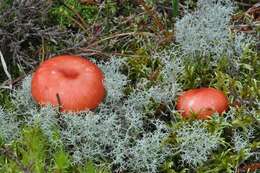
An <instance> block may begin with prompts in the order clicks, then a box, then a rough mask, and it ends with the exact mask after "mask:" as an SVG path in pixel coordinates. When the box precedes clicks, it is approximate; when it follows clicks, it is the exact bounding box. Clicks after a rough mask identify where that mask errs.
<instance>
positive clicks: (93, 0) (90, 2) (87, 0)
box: [79, 0, 98, 5]
mask: <svg viewBox="0 0 260 173" xmlns="http://www.w3.org/2000/svg"><path fill="white" fill-rule="evenodd" d="M79 2H80V3H81V4H85V5H97V4H98V2H97V1H96V0H79Z"/></svg>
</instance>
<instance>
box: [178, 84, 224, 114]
mask: <svg viewBox="0 0 260 173" xmlns="http://www.w3.org/2000/svg"><path fill="white" fill-rule="evenodd" d="M227 108H228V99H227V97H226V96H225V94H224V93H223V92H221V91H219V90H217V89H214V88H198V89H191V90H188V91H185V92H184V93H183V94H182V95H181V96H180V97H179V98H178V101H177V110H179V111H180V112H181V114H182V116H183V117H189V116H191V115H192V114H195V115H196V117H197V118H198V119H207V118H209V117H210V116H211V115H212V114H213V113H215V112H218V113H223V112H224V111H225V110H227Z"/></svg>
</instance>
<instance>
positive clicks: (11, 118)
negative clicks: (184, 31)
mask: <svg viewBox="0 0 260 173" xmlns="http://www.w3.org/2000/svg"><path fill="white" fill-rule="evenodd" d="M176 2H177V4H179V6H176ZM223 2H224V1H223ZM225 2H226V1H225ZM235 2H236V3H237V4H238V5H239V8H237V9H236V10H235V11H234V14H233V15H232V16H233V18H232V20H231V21H230V23H229V24H230V26H227V27H231V25H233V24H234V25H236V24H237V23H239V24H241V23H243V22H244V23H246V24H247V25H252V26H253V27H252V28H253V29H252V32H250V33H249V34H248V35H247V36H250V37H251V38H252V40H253V39H254V40H256V42H257V39H258V38H259V35H260V33H259V26H255V25H254V22H255V19H254V18H252V16H251V17H250V16H248V15H246V13H245V11H246V10H247V9H248V8H249V7H251V6H252V5H253V4H254V3H256V1H253V0H251V1H235ZM187 3H188V1H177V0H176V1H175V0H172V1H167V0H164V1H160V2H159V1H158V2H156V1H143V0H137V1H131V0H124V1H113V0H107V1H100V2H99V1H91V0H89V1H88V0H87V1H83V0H82V1H80V0H65V1H62V0H59V1H44V0H42V1H41V0H40V1H38V0H37V1H36V0H32V1H29V0H28V1H24V2H23V3H22V2H19V1H13V0H2V1H1V0H0V51H1V52H2V54H3V58H4V59H2V61H1V62H2V63H1V65H0V81H1V85H0V87H1V88H0V106H1V107H0V108H1V109H0V121H1V122H0V129H1V130H2V131H1V132H0V172H38V173H41V172H57V173H61V172H75V173H76V172H87V173H95V172H98V173H99V172H100V173H102V172H104V173H106V172H115V171H117V172H120V173H124V172H126V173H127V172H138V173H139V172H161V173H177V172H179V173H185V172H187V173H188V172H191V173H192V172H198V173H200V172H201V173H221V172H237V173H238V172H246V171H247V170H248V171H250V169H251V171H255V172H257V170H254V168H255V167H256V166H257V164H259V157H260V133H259V132H260V55H259V49H258V48H257V46H256V44H257V43H255V42H251V43H250V44H247V45H244V46H243V51H242V53H241V54H237V53H236V54H233V55H232V56H231V57H230V56H227V55H224V54H223V55H222V56H220V57H218V58H217V60H216V57H215V56H214V55H212V54H206V55H205V54H197V55H196V56H194V55H191V54H189V53H187V51H186V52H185V51H183V50H182V48H181V46H180V44H179V43H176V40H175V38H176V34H178V33H176V32H175V31H176V25H175V23H176V21H178V20H181V18H182V17H183V16H185V14H186V12H187V11H190V12H191V11H193V10H195V9H196V2H195V1H190V4H187ZM186 5H187V6H186ZM185 7H186V8H185ZM35 9H36V10H35ZM37 9H38V10H37ZM173 9H178V12H177V13H176V11H173ZM186 10H187V11H186ZM1 13H2V14H1ZM14 26H15V27H16V29H17V31H16V30H14V29H12V28H13V27H14ZM257 27H258V28H257ZM228 29H229V28H227V30H228ZM212 32H214V31H212ZM194 34H195V33H194ZM234 34H235V33H233V32H232V33H230V35H231V37H232V36H233V35H234ZM198 43H199V41H198ZM213 44H214V43H213ZM258 44H259V43H258ZM208 51H209V52H211V51H210V50H208ZM214 51H215V50H214ZM214 51H212V52H214ZM65 53H66V54H78V55H82V56H84V57H87V58H90V59H92V60H93V61H95V62H96V63H97V64H100V66H102V69H103V70H104V72H107V75H108V76H109V75H110V74H114V77H111V78H110V77H107V79H108V80H107V81H106V82H107V85H108V86H109V87H110V88H111V91H112V94H111V92H110V95H109V93H108V96H107V98H106V103H105V104H107V105H104V106H103V107H102V106H101V108H100V109H99V108H98V109H97V110H96V111H95V112H94V113H86V114H83V115H80V116H79V117H80V118H78V119H77V118H75V119H74V118H70V117H68V118H65V119H63V118H60V117H59V116H60V113H59V112H57V110H55V109H51V111H50V110H49V109H48V108H46V109H41V108H39V107H37V105H32V104H33V103H30V101H31V100H30V98H27V96H26V94H29V92H26V91H22V92H25V95H22V94H20V95H19V91H20V90H21V86H22V83H23V81H24V78H25V77H26V76H30V75H31V74H32V72H33V71H34V70H35V68H36V67H37V66H38V65H39V64H40V63H41V62H42V61H43V60H44V59H47V58H50V57H51V56H53V55H58V54H65ZM116 59H117V60H116ZM3 60H4V63H3ZM119 61H120V62H119ZM4 64H6V65H7V69H4V66H5V65H4ZM117 65H118V66H119V67H116V66H117ZM6 72H8V73H10V74H11V77H12V80H10V79H9V78H8V76H7V75H6ZM110 76H111V75H110ZM116 82H117V83H118V86H116ZM115 86H116V87H115ZM198 87H214V88H217V89H220V90H222V91H223V92H224V93H225V94H226V95H227V96H228V99H229V109H228V110H227V111H226V112H225V113H224V115H221V116H220V115H215V116H213V117H212V118H211V119H209V120H205V121H200V120H197V119H196V116H194V117H191V118H189V119H183V118H182V117H181V116H180V114H179V113H178V112H177V111H176V109H175V102H176V100H177V97H178V95H179V94H180V93H181V92H182V91H184V90H187V89H191V88H198ZM25 88H26V87H25ZM27 89H28V88H27ZM16 92H17V93H16ZM108 92H109V91H108ZM156 93H157V94H156ZM18 97H19V98H18ZM140 100H141V101H144V102H145V103H144V102H143V103H139V101H140ZM23 101H24V103H22V102H23ZM27 101H28V102H29V103H27ZM121 101H122V102H124V104H125V105H124V106H125V107H124V108H122V110H121V108H119V106H118V105H120V104H121V103H119V102H121ZM113 104H115V105H116V106H114V107H113V106H111V105H113ZM138 104H140V105H141V106H140V107H141V108H139V107H138V106H139V105H138ZM108 106H111V107H112V108H113V109H115V110H111V112H112V111H116V109H118V112H120V111H121V112H124V111H125V110H127V111H129V112H127V113H128V114H126V115H129V120H128V119H127V118H126V120H125V119H124V121H123V120H122V122H127V123H129V124H131V125H133V126H134V127H133V128H132V127H131V128H130V127H128V126H127V125H126V127H127V128H128V129H130V130H131V133H129V134H130V137H131V138H130V139H127V140H129V141H128V143H126V144H125V143H124V144H123V145H125V146H122V147H121V146H120V147H121V148H120V147H118V148H116V147H115V146H113V145H111V146H109V145H108V146H109V148H105V149H104V151H102V152H101V151H97V152H96V151H95V152H96V153H98V154H97V155H96V158H94V156H93V155H95V154H93V155H91V156H88V154H86V153H84V152H83V151H85V152H86V151H90V149H91V147H89V148H88V147H85V146H84V144H87V143H88V142H87V140H88V139H90V140H92V138H87V136H86V134H87V135H89V134H90V135H91V134H92V133H84V132H82V131H84V130H86V129H87V130H89V129H88V127H82V129H80V128H79V129H77V128H76V127H77V126H76V125H78V124H80V123H82V122H83V124H82V126H84V122H86V123H87V122H94V121H96V119H93V120H91V119H89V117H84V116H90V115H91V116H92V114H97V115H101V117H102V116H103V115H102V113H103V112H105V113H107V112H109V111H108V110H107V107H108ZM121 106H122V105H121ZM25 107H26V108H25ZM2 108H3V109H2ZM123 109H125V110H123ZM24 110H26V111H27V112H23V111H24ZM130 111H136V114H134V113H132V112H130ZM111 112H109V114H111ZM121 112H120V113H121ZM19 113H20V114H19ZM47 114H48V115H47ZM139 114H141V116H142V117H139V118H138V117H137V119H136V117H135V116H136V115H139ZM25 115H28V117H26V116H25ZM45 115H46V117H45ZM111 115H112V114H111ZM37 116H40V117H38V118H37ZM66 116H70V115H66ZM74 116H75V115H74ZM131 116H133V117H131ZM31 117H32V118H31ZM35 117H36V118H35ZM30 118H31V119H30ZM33 118H34V119H33ZM102 118H103V119H102ZM102 118H100V119H97V120H98V121H100V120H104V122H103V123H100V122H98V123H97V124H100V125H102V127H107V129H108V131H109V130H111V136H113V135H117V134H118V135H122V134H124V133H121V132H120V133H119V132H118V133H112V131H113V130H114V129H113V128H110V127H109V123H112V124H111V125H118V124H117V123H118V122H113V121H115V120H113V119H109V118H108V117H106V116H104V117H102ZM116 118H118V117H116V116H115V119H116ZM120 118H122V117H120ZM116 120H117V119H116ZM44 121H45V122H46V123H45V124H44V123H43V122H44ZM81 121H82V122H81ZM140 122H141V123H142V125H141V127H142V129H140V128H139V124H138V123H140ZM157 122H160V123H161V124H159V125H158V123H157ZM51 123H53V124H51ZM73 123H75V124H73ZM113 123H115V124H113ZM135 123H136V124H135ZM52 125H53V126H52ZM66 125H67V126H68V127H66ZM164 125H165V126H166V127H167V128H165V127H164ZM9 126H12V128H9ZM122 126H123V125H122ZM135 126H136V127H135ZM69 127H70V128H71V129H73V130H74V131H70V129H69ZM91 127H92V126H91ZM75 128H76V129H75ZM93 128H98V126H94V125H93ZM127 128H126V129H127ZM9 129H12V130H13V131H11V132H10V130H9ZM17 129H18V130H17ZM158 129H160V130H161V129H162V132H161V131H160V130H158ZM165 129H166V130H165ZM16 131H17V132H18V131H19V132H18V133H17V134H15V132H16ZM12 132H13V134H11V135H10V133H12ZM49 132H50V133H49ZM109 132H110V131H109ZM101 133H102V131H99V132H98V133H97V134H101ZM5 134H8V135H6V136H8V137H7V138H6V136H5ZM50 134H51V135H50ZM95 134H96V133H93V136H94V135H95ZM127 134H128V133H127ZM165 134H167V135H166V137H165ZM62 135H63V136H62ZM66 135H67V136H66ZM70 135H71V136H70ZM72 135H74V137H75V135H78V136H79V138H77V139H76V138H75V140H74V141H73V142H74V143H73V144H72V143H71V144H70V143H69V142H72V141H66V140H68V139H71V138H72ZM81 135H82V136H83V135H85V136H84V137H82V136H81ZM11 136H12V139H11ZM64 136H65V137H64ZM162 136H163V139H161V137H162ZM114 137H115V139H116V140H117V141H119V142H122V139H123V138H122V137H121V136H114ZM86 139H87V140H86ZM97 139H98V137H97ZM108 139H110V138H108ZM124 139H125V138H124ZM157 139H158V141H159V144H158V141H157ZM82 141H83V142H84V144H82ZM91 142H92V143H91ZM91 142H89V144H93V145H96V144H98V145H100V144H99V143H98V142H96V141H94V142H93V141H91ZM124 142H125V141H124ZM111 143H112V142H111ZM122 143H123V142H122ZM77 144H78V146H76V145H77ZM149 144H154V145H149ZM118 145H120V144H118ZM165 146H167V149H169V151H170V152H166V151H164V150H163V149H162V148H164V147H165ZM84 147H85V148H84ZM113 147H114V148H113ZM124 147H125V148H127V147H129V148H130V149H129V152H132V153H130V154H129V153H126V152H125V153H124V152H123V151H116V149H121V150H122V149H125V148H124ZM93 148H95V147H93ZM95 149H96V148H95ZM76 151H82V153H76ZM90 152H91V151H90ZM95 152H94V151H93V153H95ZM104 152H106V153H109V154H111V156H110V158H109V157H108V156H107V155H106V154H104ZM75 153H76V154H75ZM137 153H140V155H138V154H137ZM77 154H78V155H77ZM83 154H85V155H84V156H83ZM102 154H103V155H102ZM117 154H118V155H117ZM119 154H121V155H119ZM122 154H124V156H122ZM127 154H129V155H127ZM130 156H131V157H133V158H135V160H133V159H132V160H131V158H130ZM90 158H91V159H92V160H91V159H90ZM77 159H79V160H80V161H77ZM153 159H154V160H158V162H159V161H160V162H161V163H160V164H158V163H154V162H153ZM142 161H143V163H142ZM144 161H145V163H144ZM127 162H128V163H129V164H127ZM137 162H139V165H138V164H137ZM134 164H136V165H134ZM143 165H145V166H143ZM146 165H148V166H146ZM258 168H259V166H258ZM259 169H260V168H259Z"/></svg>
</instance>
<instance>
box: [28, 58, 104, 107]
mask: <svg viewBox="0 0 260 173" xmlns="http://www.w3.org/2000/svg"><path fill="white" fill-rule="evenodd" d="M103 80H104V76H103V73H102V71H101V70H100V69H99V68H98V67H97V65H95V64H94V63H92V62H91V61H89V60H87V59H84V58H82V57H79V56H71V55H61V56H56V57H53V58H51V59H49V60H46V61H45V62H43V63H42V64H41V65H40V66H39V67H38V69H37V70H36V72H35V73H34V74H33V77H32V87H31V92H32V97H33V99H34V100H35V101H36V102H37V103H39V104H40V105H47V104H51V105H53V106H60V107H61V111H65V112H77V111H83V110H87V109H93V108H96V107H97V106H98V105H99V104H100V103H101V102H102V100H103V98H104V96H105V87H104V84H103Z"/></svg>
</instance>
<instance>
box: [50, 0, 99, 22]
mask: <svg viewBox="0 0 260 173" xmlns="http://www.w3.org/2000/svg"><path fill="white" fill-rule="evenodd" d="M97 12H98V8H97V6H95V5H87V4H81V3H80V2H79V1H78V0H64V1H56V2H55V3H54V4H53V7H52V9H51V10H50V15H51V16H53V17H54V19H55V20H56V22H57V23H59V24H60V25H61V26H66V27H70V26H77V25H78V27H86V26H84V25H85V24H86V23H90V22H91V21H93V20H94V19H95V16H96V13H97Z"/></svg>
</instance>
